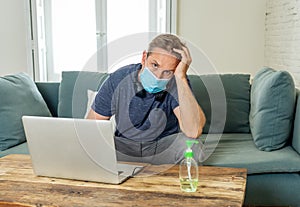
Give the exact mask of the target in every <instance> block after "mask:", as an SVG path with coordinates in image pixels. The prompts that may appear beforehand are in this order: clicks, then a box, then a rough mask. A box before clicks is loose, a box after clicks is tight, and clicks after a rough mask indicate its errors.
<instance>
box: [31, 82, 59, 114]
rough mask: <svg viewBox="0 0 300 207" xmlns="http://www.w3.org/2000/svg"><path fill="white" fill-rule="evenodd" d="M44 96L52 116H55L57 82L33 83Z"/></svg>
mask: <svg viewBox="0 0 300 207" xmlns="http://www.w3.org/2000/svg"><path fill="white" fill-rule="evenodd" d="M35 84H36V86H37V88H38V90H39V91H40V93H41V95H42V97H43V98H44V100H45V102H46V104H47V106H48V108H49V110H50V112H51V114H52V116H54V117H57V108H58V89H59V85H60V83H59V82H36V83H35Z"/></svg>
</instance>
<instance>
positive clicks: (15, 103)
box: [0, 73, 51, 150]
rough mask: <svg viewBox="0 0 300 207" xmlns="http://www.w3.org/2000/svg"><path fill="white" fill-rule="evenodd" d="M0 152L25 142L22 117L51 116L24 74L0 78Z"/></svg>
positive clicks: (32, 83)
mask: <svg viewBox="0 0 300 207" xmlns="http://www.w3.org/2000/svg"><path fill="white" fill-rule="evenodd" d="M0 97H1V99H0V150H5V149H8V148H10V147H12V146H14V145H17V144H20V143H22V142H25V134H24V129H23V124H22V119H21V118H22V116H23V115H35V116H51V113H50V111H49V109H48V107H47V105H46V103H45V101H44V99H43V98H42V96H41V94H40V92H39V91H38V89H37V87H36V85H35V83H34V82H33V80H32V79H31V78H30V77H29V76H28V75H27V74H25V73H19V74H15V75H8V76H4V77H0Z"/></svg>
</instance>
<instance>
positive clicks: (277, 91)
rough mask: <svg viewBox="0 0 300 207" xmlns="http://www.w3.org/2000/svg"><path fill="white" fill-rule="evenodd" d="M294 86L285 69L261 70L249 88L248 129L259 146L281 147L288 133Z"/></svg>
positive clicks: (261, 148) (274, 148) (291, 114)
mask: <svg viewBox="0 0 300 207" xmlns="http://www.w3.org/2000/svg"><path fill="white" fill-rule="evenodd" d="M295 99H296V89H295V85H294V81H293V78H292V77H291V75H290V74H289V73H288V72H287V71H276V70H274V69H271V68H264V69H262V70H260V71H259V72H258V73H257V74H256V75H255V77H254V79H253V83H252V88H251V110H250V116H249V121H250V129H251V133H252V136H253V139H254V143H255V144H256V146H257V147H258V148H259V149H260V150H264V151H272V150H277V149H280V148H281V147H283V146H284V145H285V144H286V142H287V140H288V138H289V137H290V133H291V127H292V123H293V117H294V107H295Z"/></svg>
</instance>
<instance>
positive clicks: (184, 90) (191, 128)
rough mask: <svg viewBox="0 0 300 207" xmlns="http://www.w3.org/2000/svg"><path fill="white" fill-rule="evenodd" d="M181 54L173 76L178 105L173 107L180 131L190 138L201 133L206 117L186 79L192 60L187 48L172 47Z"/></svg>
mask: <svg viewBox="0 0 300 207" xmlns="http://www.w3.org/2000/svg"><path fill="white" fill-rule="evenodd" d="M174 51H175V52H177V53H179V54H181V57H182V59H181V62H180V63H179V64H178V65H177V68H176V70H175V73H174V76H175V80H176V84H177V91H178V100H179V106H178V107H176V108H175V109H174V113H175V115H176V117H177V119H178V122H179V125H180V128H181V130H182V132H183V133H184V134H185V135H186V136H188V137H191V138H198V137H199V136H200V135H201V134H202V129H203V127H204V125H205V122H206V118H205V115H204V113H203V111H202V109H201V107H200V106H199V104H198V102H197V100H196V99H195V97H194V95H193V93H192V91H191V89H190V86H189V84H188V80H187V75H186V73H187V70H188V68H189V65H190V63H191V62H192V59H191V56H190V53H189V51H188V49H187V48H185V47H183V48H182V50H178V49H174Z"/></svg>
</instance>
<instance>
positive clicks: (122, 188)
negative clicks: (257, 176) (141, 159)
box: [0, 155, 247, 207]
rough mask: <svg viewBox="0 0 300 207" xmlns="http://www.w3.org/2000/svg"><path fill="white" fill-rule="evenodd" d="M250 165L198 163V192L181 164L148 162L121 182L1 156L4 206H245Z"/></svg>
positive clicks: (0, 184) (0, 198)
mask: <svg viewBox="0 0 300 207" xmlns="http://www.w3.org/2000/svg"><path fill="white" fill-rule="evenodd" d="M246 178H247V172H246V169H240V168H223V167H208V166H200V167H199V185H198V190H197V192H195V193H184V192H182V191H181V190H180V186H179V179H178V166H176V165H174V166H172V165H148V166H146V167H145V168H144V170H143V171H142V172H141V173H139V174H138V175H137V176H136V177H134V178H130V179H129V180H127V181H126V182H124V183H122V184H120V185H110V184H103V183H94V182H84V181H75V180H67V179H56V178H48V177H37V176H35V175H34V174H33V170H32V165H31V160H30V156H29V155H8V156H6V157H3V158H1V159H0V207H2V206H10V207H13V206H15V207H17V206H18V207H22V206H43V207H45V206H67V207H69V206H88V207H93V206H209V207H211V206H232V207H233V206H242V205H243V200H244V194H245V188H246Z"/></svg>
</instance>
